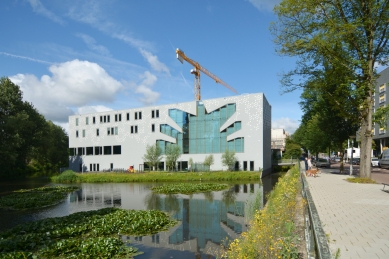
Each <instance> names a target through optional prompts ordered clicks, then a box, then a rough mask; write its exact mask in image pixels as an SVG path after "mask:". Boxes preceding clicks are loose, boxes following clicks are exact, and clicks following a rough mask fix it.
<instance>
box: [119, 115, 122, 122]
mask: <svg viewBox="0 0 389 259" xmlns="http://www.w3.org/2000/svg"><path fill="white" fill-rule="evenodd" d="M119 121H122V114H121V113H120V114H119Z"/></svg>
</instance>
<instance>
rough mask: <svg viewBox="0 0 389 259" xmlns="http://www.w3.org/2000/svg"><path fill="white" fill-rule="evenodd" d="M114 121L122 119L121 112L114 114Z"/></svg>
mask: <svg viewBox="0 0 389 259" xmlns="http://www.w3.org/2000/svg"><path fill="white" fill-rule="evenodd" d="M127 114H128V113H127ZM127 120H128V119H127ZM115 121H122V114H120V113H119V114H115Z"/></svg>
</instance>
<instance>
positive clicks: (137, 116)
mask: <svg viewBox="0 0 389 259" xmlns="http://www.w3.org/2000/svg"><path fill="white" fill-rule="evenodd" d="M134 118H135V120H141V119H142V112H141V111H137V112H135V113H134ZM151 118H153V119H155V118H159V110H152V111H151ZM126 119H127V121H129V120H130V113H129V112H127V114H126ZM118 121H122V114H121V113H118V114H115V122H118ZM110 122H111V116H110V115H100V123H110ZM92 123H93V124H96V117H95V116H93V117H92ZM85 124H86V125H89V117H85ZM78 125H79V118H76V126H78Z"/></svg>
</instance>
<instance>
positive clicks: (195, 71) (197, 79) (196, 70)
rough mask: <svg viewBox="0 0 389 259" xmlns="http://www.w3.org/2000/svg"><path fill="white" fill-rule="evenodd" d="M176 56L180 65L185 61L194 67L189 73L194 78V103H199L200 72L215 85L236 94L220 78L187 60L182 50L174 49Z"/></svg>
mask: <svg viewBox="0 0 389 259" xmlns="http://www.w3.org/2000/svg"><path fill="white" fill-rule="evenodd" d="M176 54H177V59H178V60H179V61H180V62H181V63H184V60H185V61H186V62H188V63H189V64H191V65H192V66H193V67H194V68H193V69H192V70H191V71H190V73H191V74H193V75H194V76H195V80H194V95H195V100H196V101H200V100H201V91H200V89H201V86H200V72H203V73H204V74H206V75H207V76H209V77H210V78H212V79H213V80H215V82H216V83H219V84H221V85H223V86H225V87H226V88H228V89H230V90H231V91H233V92H235V93H238V91H236V90H235V89H234V88H232V87H231V86H229V85H228V84H227V83H225V82H224V81H223V80H221V79H220V78H218V77H217V76H215V75H214V74H212V73H211V72H209V71H208V70H207V69H205V68H204V67H202V66H200V64H199V63H198V62H197V61H194V60H192V59H190V58H188V57H187V56H186V55H185V53H184V52H183V51H182V50H180V49H176Z"/></svg>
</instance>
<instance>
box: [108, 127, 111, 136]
mask: <svg viewBox="0 0 389 259" xmlns="http://www.w3.org/2000/svg"><path fill="white" fill-rule="evenodd" d="M110 134H111V128H107V135H108V136H109V135H110Z"/></svg>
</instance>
